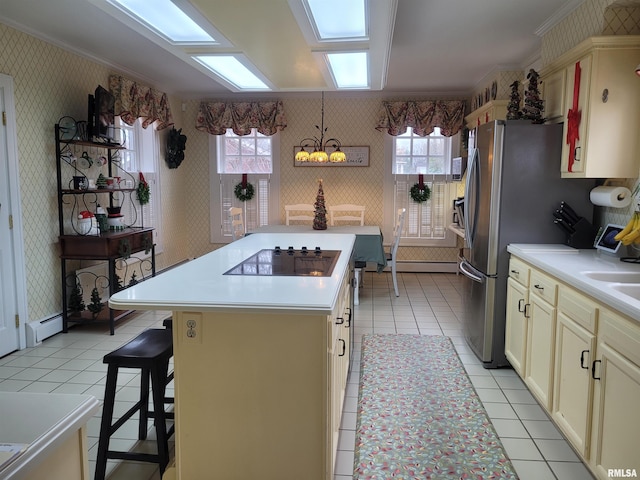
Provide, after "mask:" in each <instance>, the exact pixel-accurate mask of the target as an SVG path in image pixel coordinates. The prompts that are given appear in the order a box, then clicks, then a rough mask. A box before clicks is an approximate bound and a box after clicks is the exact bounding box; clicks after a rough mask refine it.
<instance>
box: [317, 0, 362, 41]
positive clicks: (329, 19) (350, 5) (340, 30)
mask: <svg viewBox="0 0 640 480" xmlns="http://www.w3.org/2000/svg"><path fill="white" fill-rule="evenodd" d="M305 3H306V6H307V12H308V15H309V20H311V23H312V24H315V29H316V32H317V35H318V37H319V38H318V39H319V40H337V39H347V38H350V39H365V38H367V35H368V32H367V30H368V29H367V17H366V12H365V0H305Z"/></svg>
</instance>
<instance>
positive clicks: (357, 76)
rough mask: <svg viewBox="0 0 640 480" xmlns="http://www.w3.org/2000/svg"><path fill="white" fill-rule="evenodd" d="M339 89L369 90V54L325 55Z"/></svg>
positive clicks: (341, 53)
mask: <svg viewBox="0 0 640 480" xmlns="http://www.w3.org/2000/svg"><path fill="white" fill-rule="evenodd" d="M325 58H326V59H327V64H328V65H329V70H331V76H332V78H333V81H334V83H335V84H336V86H337V87H338V88H345V89H348V88H369V87H370V82H369V52H366V51H364V52H331V53H325Z"/></svg>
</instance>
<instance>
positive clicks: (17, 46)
mask: <svg viewBox="0 0 640 480" xmlns="http://www.w3.org/2000/svg"><path fill="white" fill-rule="evenodd" d="M635 5H638V2H637V1H629V0H623V1H617V2H613V1H612V0H586V1H585V2H584V3H583V4H582V5H581V6H580V7H579V8H577V9H576V10H575V11H574V12H573V13H572V14H570V15H569V16H568V17H567V18H565V19H564V20H563V21H562V22H561V23H559V24H558V25H557V26H555V27H554V28H553V29H551V30H550V31H549V32H547V33H546V34H545V35H544V37H543V38H542V51H541V59H542V63H543V64H545V63H547V62H549V61H551V60H552V59H553V58H555V57H557V56H558V55H560V54H562V53H563V52H565V51H566V50H568V49H570V48H571V47H573V46H574V45H576V44H577V43H579V42H580V41H582V40H583V39H585V38H587V37H588V36H591V35H598V34H602V33H606V34H609V33H611V34H628V33H634V34H635V33H638V31H640V29H639V28H638V25H639V24H640V15H638V11H637V10H636V8H633V7H634V6H635ZM608 7H609V8H608ZM0 44H1V45H2V46H3V48H2V49H0V71H2V72H3V73H5V74H7V75H10V76H12V77H13V79H14V85H15V103H16V114H17V135H18V154H19V162H20V165H19V168H20V189H21V199H22V208H23V212H22V214H23V225H24V239H25V251H26V270H27V282H28V283H27V290H28V291H27V297H28V308H29V317H30V318H29V320H35V319H41V318H46V317H47V316H50V315H52V314H54V313H57V312H58V311H59V310H60V304H61V302H60V285H59V271H60V262H59V259H58V252H57V236H58V231H57V206H56V185H55V167H54V165H55V164H54V141H53V125H54V124H55V122H56V121H57V120H58V119H59V118H60V117H61V116H63V115H71V116H73V117H75V118H84V116H85V115H86V95H87V93H90V92H92V91H93V90H94V89H95V87H96V86H97V85H98V84H103V85H104V84H106V82H107V79H108V75H109V74H110V73H113V72H112V71H111V70H110V69H109V68H108V67H106V66H104V65H100V64H97V63H95V62H92V61H90V60H87V59H85V58H83V57H80V56H78V55H75V54H73V53H69V52H67V51H65V50H63V49H61V48H58V47H56V46H53V45H51V44H48V43H46V42H43V41H41V40H38V39H36V38H34V37H31V36H29V35H26V34H24V33H21V32H18V31H16V30H14V29H12V28H10V27H7V26H5V25H2V24H0ZM520 78H521V73H520V72H511V71H506V72H497V73H496V74H495V77H494V78H491V79H489V80H488V82H487V85H484V84H483V85H479V88H478V89H477V92H474V93H476V94H477V93H479V92H483V91H484V90H485V88H486V87H487V86H488V85H490V84H491V83H492V82H493V81H494V80H495V81H496V82H497V83H498V98H508V95H509V85H510V84H511V83H512V82H513V80H515V79H520ZM389 99H394V98H389ZM283 100H284V103H285V111H286V114H287V118H288V123H289V126H288V127H287V128H286V129H285V130H284V131H283V132H282V136H281V158H280V162H281V185H282V191H281V195H280V203H281V205H284V204H286V203H294V202H295V203H297V202H301V201H302V202H313V201H314V199H315V194H316V189H317V184H316V179H317V178H323V180H324V185H325V195H326V198H327V203H364V204H365V205H366V206H367V213H366V218H367V222H368V223H380V222H381V221H382V210H383V209H382V202H381V198H382V190H383V185H382V177H383V160H384V158H383V143H384V135H385V134H384V133H381V132H378V131H377V130H375V129H374V128H373V122H374V119H375V113H376V111H377V108H378V106H379V103H380V100H381V99H380V98H378V97H375V96H374V97H371V98H367V97H366V96H364V95H353V96H343V95H340V94H335V93H334V94H328V95H327V96H326V98H325V125H326V126H328V127H329V132H328V133H329V134H330V135H331V136H335V137H337V138H339V139H340V140H341V141H342V142H343V143H344V144H345V145H354V146H356V145H368V146H369V147H370V166H369V167H366V168H357V167H354V168H330V167H329V168H326V167H325V168H301V167H294V166H293V160H292V151H293V146H294V145H295V144H297V143H298V142H299V140H300V139H301V138H303V137H307V136H309V135H311V134H313V133H314V125H315V124H316V123H318V122H319V120H320V96H319V95H317V96H312V95H304V96H290V97H286V98H283ZM198 103H199V101H196V100H191V101H185V102H184V103H182V100H181V99H177V98H171V107H172V111H173V114H174V117H175V118H176V127H177V128H180V127H182V128H183V133H184V134H186V135H187V137H188V140H187V148H186V150H185V155H186V158H185V161H184V162H183V164H182V165H181V166H180V168H179V169H176V170H169V169H168V168H167V167H166V166H164V163H163V167H162V170H161V172H160V174H161V182H162V183H161V188H162V194H163V205H162V210H163V217H162V219H163V228H164V235H163V238H162V241H163V244H164V252H163V253H162V254H161V255H159V256H158V259H157V260H158V268H163V267H165V266H170V265H172V264H175V263H177V262H179V261H181V260H183V259H185V258H191V257H196V256H199V255H203V254H205V253H207V252H209V251H211V250H212V249H214V248H217V247H218V245H212V244H210V242H209V227H210V226H209V161H208V156H209V155H208V152H209V143H208V142H209V138H208V135H207V134H205V133H202V132H199V131H196V130H195V128H194V127H193V125H194V119H195V115H196V110H197V107H198ZM183 107H184V109H183ZM636 182H637V179H629V180H628V182H627V184H628V186H629V187H630V188H633V186H634V185H635V183H636ZM459 191H460V187H459ZM630 213H631V210H629V212H626V211H624V212H620V211H618V210H616V211H613V209H604V211H603V214H604V215H603V218H604V220H603V221H612V222H614V223H626V219H627V218H628V216H629V215H630ZM456 253H457V249H456V248H414V247H412V248H407V247H404V248H401V250H400V255H399V257H400V259H401V260H420V261H448V262H451V261H455V260H456Z"/></svg>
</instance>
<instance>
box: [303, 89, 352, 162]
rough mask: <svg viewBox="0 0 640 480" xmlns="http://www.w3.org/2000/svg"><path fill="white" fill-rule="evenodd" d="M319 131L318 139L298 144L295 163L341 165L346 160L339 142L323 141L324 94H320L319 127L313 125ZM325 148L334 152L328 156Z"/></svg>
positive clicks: (307, 139)
mask: <svg viewBox="0 0 640 480" xmlns="http://www.w3.org/2000/svg"><path fill="white" fill-rule="evenodd" d="M315 127H316V128H317V129H318V130H319V131H320V138H318V137H311V138H304V139H302V141H301V142H300V147H301V149H300V151H299V152H298V153H296V162H315V163H326V162H331V163H341V162H344V161H346V160H347V156H346V155H345V154H344V152H342V151H341V150H340V147H341V146H342V144H341V143H340V140H338V139H336V138H329V139H327V140H326V141H325V140H324V134H325V133H327V129H328V127H327V128H325V126H324V92H322V110H321V119H320V126H318V125H315ZM327 147H332V148H334V149H335V150H334V151H333V152H332V153H331V154H330V155H329V154H327ZM305 148H308V149H311V148H313V151H312V152H308V151H306V150H305Z"/></svg>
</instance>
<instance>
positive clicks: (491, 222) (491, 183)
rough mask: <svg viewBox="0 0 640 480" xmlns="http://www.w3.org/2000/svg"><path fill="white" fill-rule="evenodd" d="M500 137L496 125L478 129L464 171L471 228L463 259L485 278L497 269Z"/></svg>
mask: <svg viewBox="0 0 640 480" xmlns="http://www.w3.org/2000/svg"><path fill="white" fill-rule="evenodd" d="M503 137H504V126H503V125H501V124H499V123H497V122H493V123H488V124H485V125H481V126H479V127H478V128H477V132H476V149H475V151H474V156H473V157H472V162H471V164H470V165H469V171H468V172H467V175H468V177H467V184H466V188H467V191H466V192H465V195H466V196H468V197H469V202H470V203H469V214H468V215H467V219H466V220H467V222H469V223H470V228H469V230H468V231H467V232H465V234H466V237H465V238H467V239H468V240H467V244H468V246H469V250H468V252H465V257H466V258H467V259H468V260H469V262H470V263H471V264H472V265H473V266H474V267H475V268H476V269H478V270H480V271H481V272H483V273H485V274H487V275H495V274H496V269H497V267H496V263H497V254H498V225H499V220H500V205H499V200H500V188H501V182H500V179H501V168H502V141H503ZM465 200H466V197H465ZM465 206H466V205H465Z"/></svg>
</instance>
